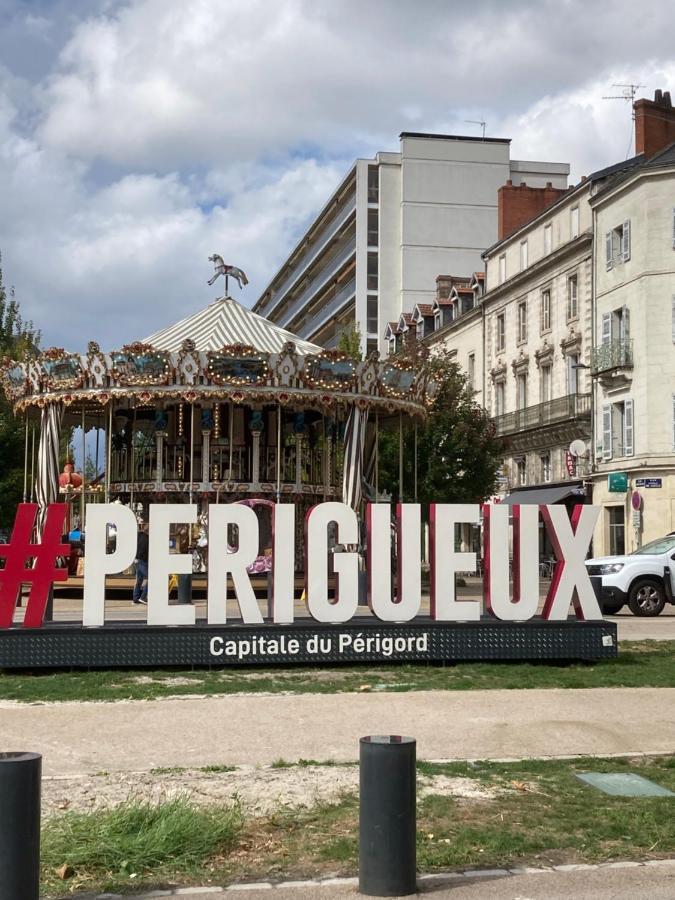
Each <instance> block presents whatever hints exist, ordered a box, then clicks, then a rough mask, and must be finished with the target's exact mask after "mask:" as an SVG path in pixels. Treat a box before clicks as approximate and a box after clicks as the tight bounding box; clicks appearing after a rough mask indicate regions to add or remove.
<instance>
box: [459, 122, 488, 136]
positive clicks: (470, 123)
mask: <svg viewBox="0 0 675 900" xmlns="http://www.w3.org/2000/svg"><path fill="white" fill-rule="evenodd" d="M464 124H465V125H480V127H481V128H482V129H483V140H485V126H486V125H487V122H486V121H485V119H464Z"/></svg>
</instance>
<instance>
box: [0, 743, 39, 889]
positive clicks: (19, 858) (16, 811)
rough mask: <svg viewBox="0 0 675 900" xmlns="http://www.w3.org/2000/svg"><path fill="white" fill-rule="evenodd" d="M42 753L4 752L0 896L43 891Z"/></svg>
mask: <svg viewBox="0 0 675 900" xmlns="http://www.w3.org/2000/svg"><path fill="white" fill-rule="evenodd" d="M41 776H42V756H40V754H39V753H0V900H38V898H39V895H40V779H41Z"/></svg>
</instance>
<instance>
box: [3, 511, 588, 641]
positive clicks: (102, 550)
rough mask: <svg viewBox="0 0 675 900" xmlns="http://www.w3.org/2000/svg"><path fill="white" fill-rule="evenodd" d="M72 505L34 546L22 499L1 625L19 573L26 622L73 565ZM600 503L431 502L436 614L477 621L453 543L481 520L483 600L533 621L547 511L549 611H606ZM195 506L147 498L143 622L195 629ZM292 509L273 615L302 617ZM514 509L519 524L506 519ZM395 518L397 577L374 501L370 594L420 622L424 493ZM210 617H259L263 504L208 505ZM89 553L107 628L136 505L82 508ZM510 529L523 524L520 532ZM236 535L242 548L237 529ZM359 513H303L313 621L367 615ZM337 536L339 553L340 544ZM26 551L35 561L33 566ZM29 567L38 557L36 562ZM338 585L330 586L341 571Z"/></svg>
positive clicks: (383, 616)
mask: <svg viewBox="0 0 675 900" xmlns="http://www.w3.org/2000/svg"><path fill="white" fill-rule="evenodd" d="M66 506H67V505H66V504H52V505H51V506H50V507H49V508H48V511H47V518H46V522H45V524H44V527H43V532H42V535H43V536H42V541H41V542H40V543H35V542H34V541H33V539H32V530H33V523H34V520H35V517H36V515H37V511H38V510H37V505H36V504H29V503H26V504H20V505H19V508H18V511H17V517H16V521H15V525H14V529H13V531H12V535H11V538H10V540H9V541H8V542H7V544H4V545H0V558H4V560H5V566H4V568H3V569H0V628H5V629H6V628H9V627H11V625H12V621H13V615H14V611H15V608H16V604H17V601H18V597H19V594H20V590H21V587H22V585H23V584H29V585H30V593H29V598H28V602H27V607H26V615H25V619H24V623H23V624H24V627H29V628H30V627H40V626H41V625H42V622H43V617H44V610H45V605H46V601H47V595H48V591H49V588H50V587H51V586H52V584H53V583H54V582H55V581H63V580H65V578H66V577H67V576H66V572H65V569H62V568H59V567H58V566H57V559H58V558H59V557H60V556H63V555H65V554H66V552H67V551H68V550H69V546H68V545H63V544H62V543H61V535H62V534H63V525H64V522H65V516H66ZM599 512H600V510H599V508H598V507H593V506H587V505H578V506H576V507H575V508H574V510H573V512H572V515H571V517H570V516H569V515H568V513H567V510H566V509H565V507H564V506H559V505H552V506H539V507H538V506H536V505H534V504H527V505H523V506H513V507H510V506H507V505H502V504H497V505H491V504H485V505H484V506H483V507H482V509H481V506H480V505H479V504H477V503H476V504H472V503H468V504H447V503H432V504H431V505H430V507H429V524H430V535H429V538H430V560H429V563H430V614H431V618H432V619H433V620H435V621H437V622H479V621H480V619H481V615H482V614H483V604H482V601H481V600H480V599H460V598H459V597H458V596H457V595H456V588H455V583H456V578H455V576H456V575H457V574H458V573H467V572H469V573H470V572H475V571H476V569H477V559H476V554H475V553H465V552H458V551H457V550H456V549H455V533H456V529H457V528H458V526H460V525H463V524H468V525H473V526H478V525H480V524H481V521H482V524H483V546H484V563H485V567H484V576H483V591H484V598H485V609H486V611H487V613H488V614H490V615H492V616H493V617H494V618H496V619H500V620H503V621H511V622H524V621H527V620H529V619H531V618H533V617H534V616H535V615H536V613H537V609H538V605H539V522H540V517H541V519H542V520H543V524H544V528H545V530H546V533H547V536H548V539H549V542H550V544H551V546H552V548H553V552H554V554H555V558H556V564H555V567H554V571H553V577H552V579H551V584H550V587H549V591H548V595H547V597H546V601H545V604H544V608H543V611H542V618H544V619H550V620H555V621H564V620H566V619H567V617H568V613H569V611H570V607H571V606H572V607H573V608H574V612H575V614H576V616H577V618H578V619H601V618H602V614H601V612H600V609H599V607H598V602H597V599H596V596H595V592H594V590H593V587H592V584H591V581H590V579H589V576H588V572H587V569H586V566H585V564H584V560H585V559H586V556H587V555H588V548H589V545H590V542H591V538H592V536H593V529H594V528H595V525H596V522H597V519H598V515H599ZM197 513H198V510H197V505H196V504H182V503H181V504H178V503H166V504H153V505H151V506H150V509H149V557H148V570H149V575H148V605H147V624H148V625H161V626H194V625H195V624H196V616H195V612H196V611H195V607H194V606H192V605H182V604H181V605H173V604H171V603H170V602H169V592H168V584H169V577H170V576H171V575H172V574H178V575H180V574H189V573H191V571H192V556H191V555H190V554H187V553H184V554H180V553H179V554H176V553H170V551H169V541H170V533H171V529H172V528H173V526H175V525H176V524H186V525H191V524H194V523H196V522H197ZM296 516H297V511H296V507H295V505H293V504H286V503H281V504H276V505H275V508H274V517H273V537H272V543H273V546H272V554H273V561H274V566H273V568H274V579H273V587H272V606H271V612H270V619H271V624H276V625H290V624H293V622H294V602H295V558H296V552H295V549H296V548H295V543H296ZM510 516H512V520H513V521H512V525H511V523H510ZM394 521H395V523H396V529H395V532H396V535H397V537H396V547H395V564H396V567H397V570H398V577H397V578H396V585H395V587H394V583H393V578H392V569H393V566H392V551H393V550H394V548H393V547H392V540H391V523H392V510H391V507H390V506H389V504H386V503H373V504H368V505H367V506H366V521H365V532H366V554H365V556H366V570H367V581H368V603H369V605H370V608H371V610H372V612H373V615H374V616H375V617H376V618H377V619H379V620H380V621H381V622H383V623H391V624H393V623H402V622H411V621H412V620H414V619H415V618H416V617H417V616H418V615H419V614H420V608H421V602H422V553H421V551H422V508H421V506H420V504H418V503H404V504H399V505H398V506H397V507H396V509H395V511H394ZM208 522H209V526H208V589H207V623H208V625H215V626H225V625H232V624H237V623H238V622H239V621H243V623H244V624H245V625H262V624H263V616H262V613H261V610H260V606H259V603H258V600H257V599H256V596H255V593H254V590H253V586H252V584H251V579H250V577H249V573H248V571H247V570H248V567H249V566H251V564H252V563H253V561H254V560H255V559H256V557H257V555H258V548H259V526H258V519H257V517H256V514H255V512H254V510H252V509H250V508H249V507H247V506H243V505H241V504H238V503H232V504H212V505H211V506H210V507H209V510H208ZM85 525H86V527H85V531H86V535H87V544H86V547H87V552H86V557H85V566H84V600H83V620H82V624H83V625H84V626H85V627H88V628H99V627H101V626H103V625H104V624H105V617H106V611H105V579H106V575H114V574H118V573H120V572H123V571H125V570H126V569H127V568H128V567H129V566H130V565H131V564H132V563H133V561H134V557H135V555H136V547H137V536H138V524H137V521H136V518H135V516H134V513H133V511H132V510H131V509H130V508H129V507H126V506H122V505H120V504H115V503H91V504H89V506H88V507H87V508H86V518H85ZM111 526H112V527H114V529H115V531H116V541H115V546H114V549H112V550H111V549H110V546H109V540H108V538H109V534H110V529H111ZM511 528H512V529H513V530H512V532H511ZM233 532H236V535H237V538H236V541H235V544H236V546H235V547H233V546H232V535H233ZM361 533H362V528H361V523H359V520H358V517H357V514H356V513H355V512H354V510H352V509H351V508H350V507H349V506H347V505H345V504H343V503H335V502H329V503H319V504H318V505H317V506H314V507H312V509H310V510H309V512H308V513H307V515H306V518H305V522H304V550H305V590H306V596H307V607H308V610H309V613H310V615H311V616H312V617H313V619H314V620H315V621H316V622H319V623H323V624H326V625H339V624H342V623H347V622H349V621H350V620H351V619H352V618H353V617H354V616H355V614H356V612H357V606H358V597H359V575H360V571H359V569H360V562H361V555H360V554H359V553H358V552H357V547H358V545H359V540H360V535H361ZM333 544H335V545H337V547H338V548H342V549H341V552H331V550H332V549H333V546H332V545H333ZM510 546H512V547H513V561H512V565H513V591H512V592H511V591H510V590H509V571H510V562H511V561H510V559H509V557H510V551H509V547H510ZM29 561H32V562H31V564H30V565H28V564H29ZM27 565H28V567H27ZM331 572H332V575H334V578H335V590H334V592H332V591H331V590H329V588H330V586H331V585H330V582H331V580H332V575H331ZM228 582H231V583H232V584H233V586H234V595H235V599H236V601H237V604H238V607H239V613H240V617H241V618H240V619H239V618H237V619H236V620H234V621H233V620H232V619H230V620H228V615H227V602H226V601H227V599H228V597H227V585H228Z"/></svg>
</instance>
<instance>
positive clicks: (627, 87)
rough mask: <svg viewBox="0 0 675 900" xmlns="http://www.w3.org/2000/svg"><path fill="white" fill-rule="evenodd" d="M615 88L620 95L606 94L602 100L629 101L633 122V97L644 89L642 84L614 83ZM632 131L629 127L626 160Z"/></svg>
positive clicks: (630, 144) (633, 120) (631, 140)
mask: <svg viewBox="0 0 675 900" xmlns="http://www.w3.org/2000/svg"><path fill="white" fill-rule="evenodd" d="M612 87H615V88H621V93H620V94H606V95H605V96H603V98H602V99H603V100H628V101H630V109H631V122H633V123H634V122H635V109H634V108H633V103H634V102H635V95H636V94H637V92H638V91H639V90H640V88H643V87H645V85H644V84H621V83H617V82H616V81H615V82H614V84H613V85H612ZM633 131H634V128H633V127H631V132H630V135H631V136H630V139H629V141H628V149H627V150H626V159H628V155H629V153H630V150H631V146H632V142H633Z"/></svg>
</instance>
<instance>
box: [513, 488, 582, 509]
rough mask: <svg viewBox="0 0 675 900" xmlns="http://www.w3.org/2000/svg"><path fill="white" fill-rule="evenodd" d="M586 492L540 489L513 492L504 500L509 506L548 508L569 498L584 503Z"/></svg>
mask: <svg viewBox="0 0 675 900" xmlns="http://www.w3.org/2000/svg"><path fill="white" fill-rule="evenodd" d="M585 496H586V495H585V492H584V491H583V490H582V489H581V488H578V487H571V486H567V487H551V488H540V489H539V490H532V491H513V493H511V494H509V496H508V497H507V498H506V499H505V500H504V503H507V504H508V505H509V506H516V505H519V504H523V503H536V504H538V505H542V506H548V505H550V504H551V503H559V502H560V501H561V500H567V498H568V497H576V498H577V500H578V502H579V503H583V502H584V498H585Z"/></svg>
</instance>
